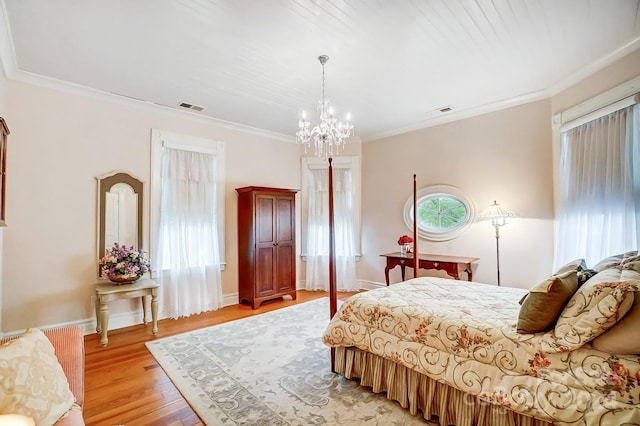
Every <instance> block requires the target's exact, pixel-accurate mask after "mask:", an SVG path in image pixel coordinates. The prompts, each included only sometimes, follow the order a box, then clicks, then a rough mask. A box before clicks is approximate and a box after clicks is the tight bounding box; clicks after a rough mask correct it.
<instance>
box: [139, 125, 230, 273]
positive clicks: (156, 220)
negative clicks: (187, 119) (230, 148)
mask: <svg viewBox="0 0 640 426" xmlns="http://www.w3.org/2000/svg"><path fill="white" fill-rule="evenodd" d="M165 149H166V150H171V151H172V152H173V153H174V154H176V155H182V156H185V155H187V156H189V155H190V153H191V154H196V155H197V154H198V153H200V154H206V155H203V156H199V157H194V158H197V159H194V160H193V161H200V162H207V163H210V164H207V165H203V166H206V167H207V169H208V170H212V173H213V174H214V176H213V177H212V178H213V179H214V180H215V182H214V185H213V195H212V196H213V200H212V201H211V204H213V206H214V207H213V210H214V211H212V212H211V214H212V215H213V220H214V221H215V228H216V230H217V239H218V241H217V242H216V244H217V246H218V250H219V257H220V267H221V269H224V265H225V263H226V262H225V252H224V248H225V244H224V238H225V234H224V188H225V185H224V182H225V180H224V179H225V177H224V176H225V174H224V171H225V162H224V143H223V142H217V141H212V140H208V139H201V138H195V137H192V136H186V135H180V134H175V133H170V132H166V131H162V130H157V129H154V130H153V131H152V145H151V161H152V166H151V180H152V182H151V253H150V254H151V258H152V261H154V263H155V270H158V269H165V268H168V267H169V265H168V264H167V260H166V259H164V260H163V259H156V256H154V253H153V250H154V249H155V250H157V247H158V246H157V244H158V242H159V240H160V239H159V237H160V233H161V232H164V233H165V234H164V235H165V236H166V235H167V234H166V233H167V232H168V231H169V230H168V229H166V227H164V228H163V229H161V224H160V208H161V206H160V200H161V198H162V193H161V191H162V188H161V168H162V153H163V150H165ZM203 170H204V169H203ZM203 173H204V172H203ZM200 213H202V212H200ZM194 214H195V213H194ZM205 214H208V213H206V212H205ZM191 217H192V218H195V216H193V215H192V216H191ZM196 221H198V223H193V224H191V225H190V224H187V226H186V228H185V230H186V231H185V233H186V234H191V235H192V236H196V234H198V232H200V233H201V228H200V227H201V226H202V222H201V221H199V220H197V219H196ZM191 228H193V230H194V231H195V230H196V229H200V231H196V232H195V233H194V232H190V231H188V230H189V229H191ZM214 235H215V234H214ZM164 241H167V239H166V238H164ZM203 256H204V257H203ZM208 258H209V256H207V255H206V254H204V253H203V254H201V255H200V256H189V259H188V262H189V266H194V267H195V266H203V265H205V264H207V263H208V260H207V259H208Z"/></svg>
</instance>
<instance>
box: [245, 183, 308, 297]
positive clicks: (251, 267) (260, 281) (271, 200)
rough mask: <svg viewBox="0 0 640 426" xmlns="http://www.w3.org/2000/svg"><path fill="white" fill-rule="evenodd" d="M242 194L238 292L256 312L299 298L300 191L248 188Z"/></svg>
mask: <svg viewBox="0 0 640 426" xmlns="http://www.w3.org/2000/svg"><path fill="white" fill-rule="evenodd" d="M236 191H237V192H238V278H239V282H238V291H239V296H240V297H239V298H240V303H244V302H247V303H249V304H250V305H251V307H252V308H253V309H256V308H258V307H259V306H260V304H261V303H262V302H264V301H265V300H269V299H274V298H279V297H282V296H285V295H290V296H291V297H292V298H293V299H295V298H296V223H295V219H296V193H297V192H298V190H297V189H281V188H266V187H259V186H247V187H243V188H236Z"/></svg>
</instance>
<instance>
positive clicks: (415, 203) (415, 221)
mask: <svg viewBox="0 0 640 426" xmlns="http://www.w3.org/2000/svg"><path fill="white" fill-rule="evenodd" d="M418 263H420V256H419V255H418V199H417V197H416V174H415V173H414V174H413V278H416V277H417V276H418V266H419V265H418Z"/></svg>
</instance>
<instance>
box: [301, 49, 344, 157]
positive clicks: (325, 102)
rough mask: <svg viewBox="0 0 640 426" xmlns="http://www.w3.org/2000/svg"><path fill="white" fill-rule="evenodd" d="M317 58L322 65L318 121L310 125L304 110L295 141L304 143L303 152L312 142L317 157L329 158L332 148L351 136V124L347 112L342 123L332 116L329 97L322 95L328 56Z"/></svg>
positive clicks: (342, 143) (338, 146)
mask: <svg viewBox="0 0 640 426" xmlns="http://www.w3.org/2000/svg"><path fill="white" fill-rule="evenodd" d="M318 60H319V61H320V64H321V65H322V99H320V100H319V101H318V111H319V112H320V123H319V124H317V125H316V126H313V127H311V123H309V121H307V116H306V114H305V112H304V111H303V112H302V117H301V118H300V120H299V121H298V127H299V129H300V130H298V131H297V132H296V143H301V144H303V145H304V152H305V153H306V152H307V150H308V149H309V148H310V147H311V144H312V143H313V145H314V147H315V154H316V156H318V157H324V158H329V157H331V156H333V154H334V148H335V149H336V150H337V149H339V148H344V144H345V143H346V140H345V139H347V138H348V137H350V136H351V134H352V131H353V125H352V124H351V119H350V116H349V114H347V122H346V123H342V122H341V121H338V119H337V118H335V117H334V116H333V107H332V106H331V102H330V101H329V99H326V98H325V96H324V64H326V63H327V61H328V60H329V57H328V56H327V55H321V56H318Z"/></svg>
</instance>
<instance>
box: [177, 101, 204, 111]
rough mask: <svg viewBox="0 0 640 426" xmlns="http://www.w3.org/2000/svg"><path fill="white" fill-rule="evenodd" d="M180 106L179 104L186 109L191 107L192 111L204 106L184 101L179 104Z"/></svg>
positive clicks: (201, 108) (200, 109) (199, 109)
mask: <svg viewBox="0 0 640 426" xmlns="http://www.w3.org/2000/svg"><path fill="white" fill-rule="evenodd" d="M180 106H181V107H182V108H188V109H192V110H194V111H202V110H203V109H204V108H203V107H201V106H198V105H191V104H188V103H186V102H182V103H181V104H180Z"/></svg>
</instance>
